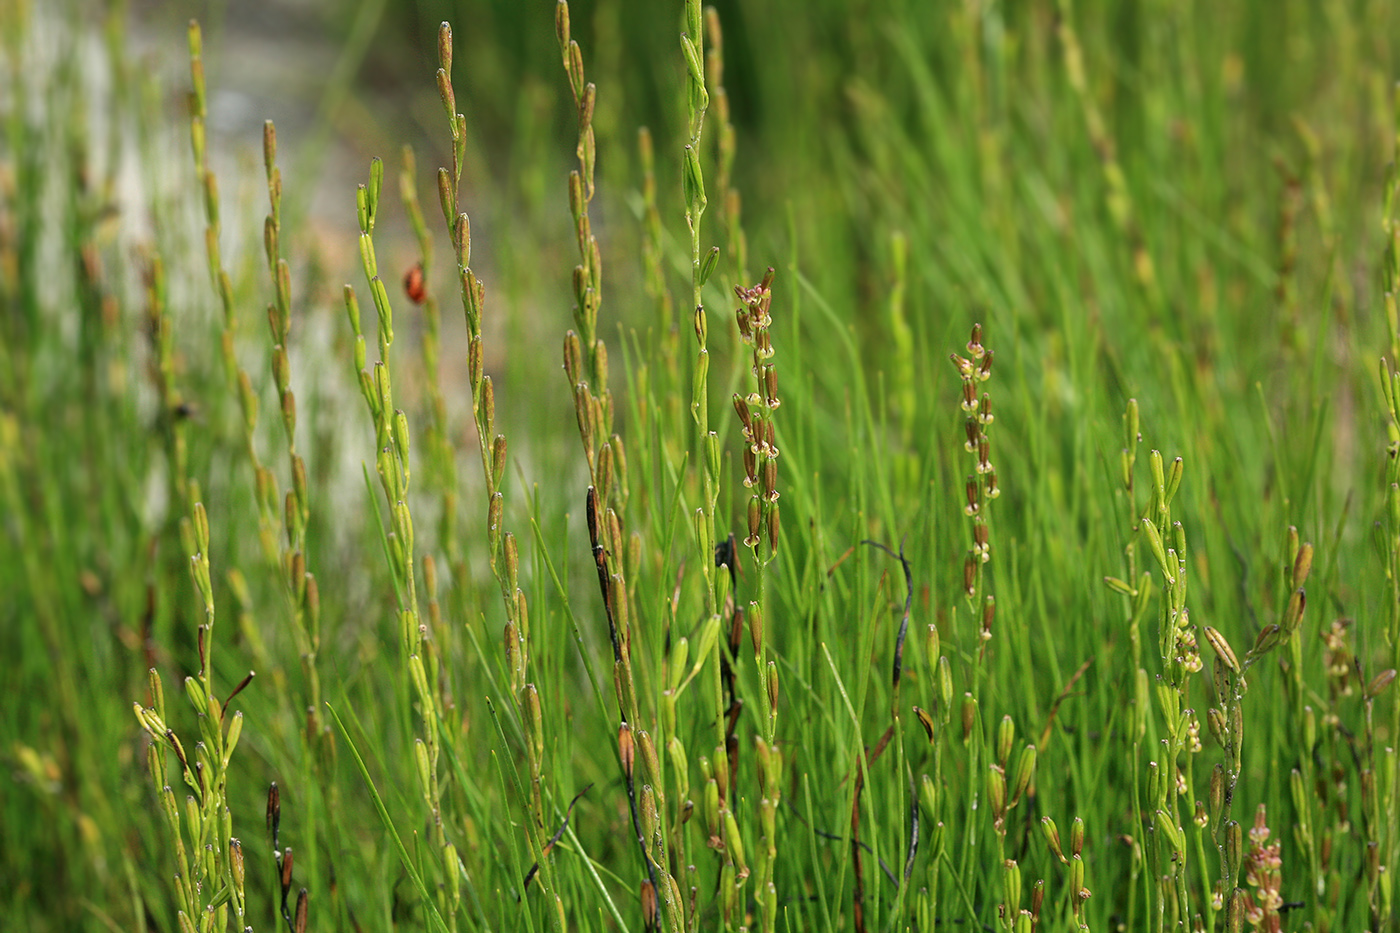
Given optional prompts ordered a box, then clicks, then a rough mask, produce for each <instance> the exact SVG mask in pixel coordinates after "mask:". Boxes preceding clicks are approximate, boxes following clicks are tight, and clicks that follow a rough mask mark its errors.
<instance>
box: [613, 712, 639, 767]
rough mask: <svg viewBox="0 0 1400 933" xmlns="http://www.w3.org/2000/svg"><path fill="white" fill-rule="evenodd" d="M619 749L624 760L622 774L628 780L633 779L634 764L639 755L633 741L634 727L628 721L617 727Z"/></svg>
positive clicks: (619, 754) (620, 756)
mask: <svg viewBox="0 0 1400 933" xmlns="http://www.w3.org/2000/svg"><path fill="white" fill-rule="evenodd" d="M617 751H618V757H619V758H621V760H622V774H623V776H624V777H626V778H627V780H629V781H630V780H632V764H633V761H634V760H635V759H636V756H637V749H636V746H635V745H634V744H633V741H632V727H631V726H630V725H628V724H627V723H626V722H623V723H622V725H620V726H618V728H617Z"/></svg>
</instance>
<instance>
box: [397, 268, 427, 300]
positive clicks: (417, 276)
mask: <svg viewBox="0 0 1400 933" xmlns="http://www.w3.org/2000/svg"><path fill="white" fill-rule="evenodd" d="M403 290H404V292H405V293H407V295H408V300H409V301H411V302H413V303H414V304H416V305H421V304H422V303H423V299H424V298H427V297H428V283H427V282H426V281H425V280H424V278H423V264H422V263H421V262H415V263H414V264H413V267H412V268H411V269H409V270H408V271H407V272H405V273H404V276H403Z"/></svg>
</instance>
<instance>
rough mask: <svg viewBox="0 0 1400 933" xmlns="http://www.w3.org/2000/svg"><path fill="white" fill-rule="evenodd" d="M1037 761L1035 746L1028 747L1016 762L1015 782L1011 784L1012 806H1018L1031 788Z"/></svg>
mask: <svg viewBox="0 0 1400 933" xmlns="http://www.w3.org/2000/svg"><path fill="white" fill-rule="evenodd" d="M1035 761H1036V752H1035V746H1034V745H1027V746H1026V747H1025V749H1024V750H1022V752H1021V757H1020V759H1019V760H1018V761H1017V762H1016V772H1015V780H1013V781H1012V784H1011V806H1013V807H1014V806H1016V802H1017V801H1018V800H1020V799H1021V795H1022V794H1024V793H1025V792H1026V788H1028V787H1030V784H1031V778H1032V777H1033V776H1034V775H1035Z"/></svg>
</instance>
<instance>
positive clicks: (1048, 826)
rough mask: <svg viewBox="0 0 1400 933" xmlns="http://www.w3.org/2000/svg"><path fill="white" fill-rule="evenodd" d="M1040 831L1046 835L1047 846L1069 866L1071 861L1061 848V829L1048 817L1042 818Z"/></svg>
mask: <svg viewBox="0 0 1400 933" xmlns="http://www.w3.org/2000/svg"><path fill="white" fill-rule="evenodd" d="M1040 830H1041V832H1042V833H1044V835H1045V844H1046V845H1047V846H1049V847H1050V851H1051V852H1053V853H1054V854H1055V857H1056V858H1057V859H1059V860H1060V861H1061V862H1062V863H1064V864H1066V865H1068V864H1069V859H1067V858H1065V853H1064V851H1063V850H1062V849H1061V848H1060V829H1059V827H1058V826H1056V825H1055V821H1054V820H1053V819H1051V818H1050V817H1048V816H1043V817H1041V818H1040Z"/></svg>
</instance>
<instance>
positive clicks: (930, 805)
mask: <svg viewBox="0 0 1400 933" xmlns="http://www.w3.org/2000/svg"><path fill="white" fill-rule="evenodd" d="M919 800H920V801H921V802H922V803H923V805H924V810H925V811H926V812H927V813H928V815H929V818H930V819H934V818H936V817H937V816H938V785H937V784H935V783H934V780H933V778H931V777H929V776H928V775H927V774H922V775H920V776H919Z"/></svg>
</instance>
